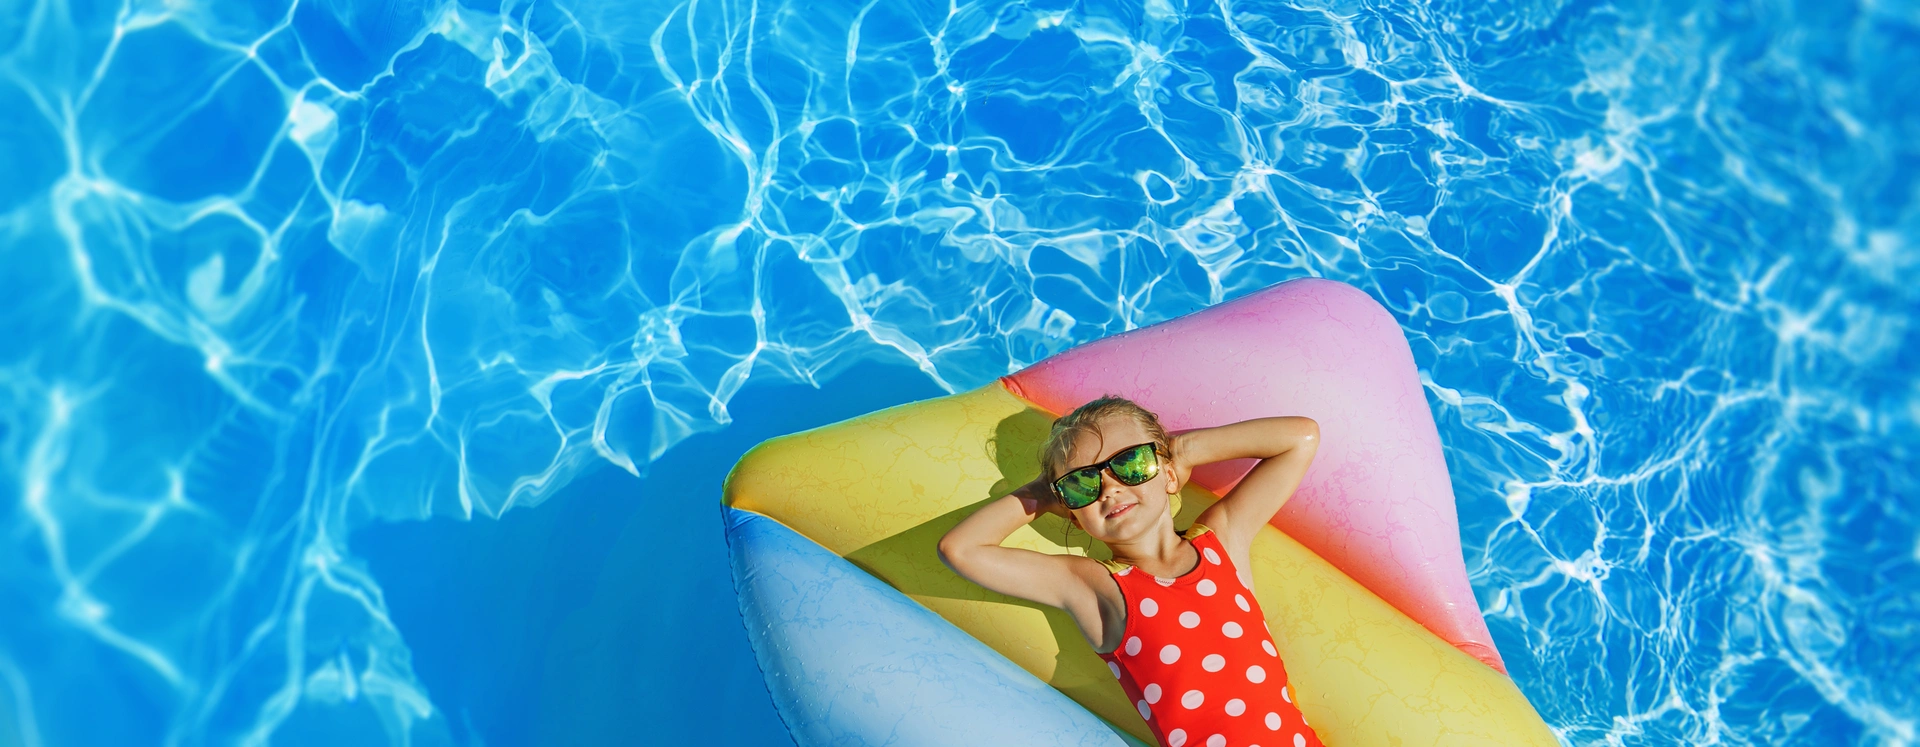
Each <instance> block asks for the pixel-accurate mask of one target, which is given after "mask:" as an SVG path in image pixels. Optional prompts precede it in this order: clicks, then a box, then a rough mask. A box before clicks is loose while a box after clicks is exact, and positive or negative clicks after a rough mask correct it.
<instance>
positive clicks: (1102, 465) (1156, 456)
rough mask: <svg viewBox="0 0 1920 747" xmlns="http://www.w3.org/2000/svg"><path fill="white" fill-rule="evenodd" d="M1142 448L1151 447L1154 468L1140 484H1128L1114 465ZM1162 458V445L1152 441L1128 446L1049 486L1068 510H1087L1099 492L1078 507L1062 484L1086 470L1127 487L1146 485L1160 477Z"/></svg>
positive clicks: (1071, 472) (1097, 499) (1075, 469)
mask: <svg viewBox="0 0 1920 747" xmlns="http://www.w3.org/2000/svg"><path fill="white" fill-rule="evenodd" d="M1142 446H1146V447H1150V449H1149V451H1148V452H1147V453H1148V454H1151V455H1152V456H1153V468H1152V470H1151V471H1150V473H1149V474H1148V475H1147V476H1146V477H1144V478H1142V479H1141V480H1140V481H1139V482H1127V480H1126V478H1123V477H1121V476H1120V473H1119V472H1116V471H1114V469H1113V463H1114V462H1115V461H1116V460H1118V459H1120V457H1121V456H1124V455H1126V454H1129V453H1131V452H1132V451H1133V450H1134V449H1138V448H1140V447H1142ZM1160 458H1161V457H1160V444H1157V443H1154V442H1152V441H1148V442H1146V443H1139V444H1134V445H1132V446H1128V447H1126V448H1123V449H1120V450H1119V451H1116V452H1113V456H1110V457H1107V458H1106V459H1105V460H1103V461H1100V462H1096V463H1094V464H1089V465H1087V466H1085V467H1075V468H1073V469H1070V470H1067V471H1066V472H1063V473H1061V475H1060V477H1058V478H1056V479H1055V480H1054V481H1053V482H1051V483H1048V484H1049V485H1050V486H1051V487H1052V488H1053V494H1054V495H1055V496H1058V497H1059V498H1060V503H1061V504H1062V505H1065V506H1066V507H1067V509H1068V510H1074V509H1081V508H1086V507H1087V506H1091V505H1093V504H1094V503H1095V502H1098V501H1099V500H1100V495H1099V493H1098V492H1097V491H1096V492H1095V493H1094V496H1093V499H1092V500H1089V501H1087V502H1085V503H1082V504H1080V505H1078V506H1076V505H1073V500H1072V499H1070V498H1068V497H1067V491H1066V490H1065V489H1063V488H1061V487H1060V483H1062V482H1065V481H1066V480H1067V478H1069V477H1073V476H1074V475H1075V474H1078V473H1080V472H1084V471H1086V470H1097V472H1096V473H1095V474H1099V473H1101V472H1104V473H1107V474H1110V475H1113V479H1114V481H1116V482H1118V483H1120V484H1121V485H1127V486H1133V485H1144V484H1146V482H1147V481H1148V480H1151V479H1153V478H1155V477H1159V476H1160V467H1161V466H1162V465H1161V463H1160Z"/></svg>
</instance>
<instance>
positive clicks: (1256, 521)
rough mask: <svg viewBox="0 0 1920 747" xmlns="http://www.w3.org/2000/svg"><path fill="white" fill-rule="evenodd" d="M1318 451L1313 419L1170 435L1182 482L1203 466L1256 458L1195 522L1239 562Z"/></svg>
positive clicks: (1317, 427) (1242, 424)
mask: <svg viewBox="0 0 1920 747" xmlns="http://www.w3.org/2000/svg"><path fill="white" fill-rule="evenodd" d="M1319 448H1320V424H1319V423H1316V422H1314V421H1313V419H1312V418H1303V417H1285V418H1259V419H1256V420H1246V421H1242V422H1238V423H1234V424H1232V425H1223V426H1220V427H1218V428H1202V429H1199V430H1193V431H1187V432H1185V433H1181V434H1179V435H1177V436H1175V437H1174V443H1173V455H1174V459H1175V463H1176V464H1177V465H1178V468H1179V470H1180V482H1181V483H1185V482H1186V476H1187V475H1188V474H1191V470H1192V469H1193V468H1194V467H1197V466H1199V465H1202V464H1211V463H1213V462H1223V461H1226V460H1228V459H1246V458H1253V459H1259V460H1260V463H1259V464H1256V465H1254V467H1253V470H1252V471H1251V472H1248V473H1247V476H1246V477H1245V478H1243V479H1242V480H1240V484H1239V485H1236V486H1234V488H1233V490H1232V491H1229V492H1228V493H1227V494H1226V496H1225V497H1223V498H1221V499H1220V502H1219V503H1215V504H1213V505H1212V506H1211V507H1209V508H1208V509H1207V510H1206V511H1204V512H1202V513H1201V514H1200V517H1199V518H1198V519H1197V521H1199V522H1200V523H1202V524H1205V525H1207V526H1208V527H1209V528H1211V529H1213V531H1214V532H1215V533H1216V534H1218V535H1220V544H1221V545H1224V546H1225V547H1226V548H1227V551H1228V553H1229V554H1231V555H1233V556H1235V557H1236V558H1237V559H1244V558H1246V557H1247V556H1248V553H1249V551H1250V549H1251V548H1252V547H1253V538H1254V535H1256V534H1257V533H1259V531H1260V527H1261V525H1264V524H1266V523H1267V522H1268V521H1271V520H1272V519H1273V515H1274V514H1275V513H1277V512H1279V510H1280V507H1281V506H1283V505H1286V503H1287V499H1288V498H1292V497H1293V491H1294V489H1295V488H1298V487H1300V479H1301V478H1303V477H1305V476H1306V474H1307V465H1309V464H1311V463H1312V462H1313V454H1314V452H1315V451H1316V450H1318V449H1319Z"/></svg>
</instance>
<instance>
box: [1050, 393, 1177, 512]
mask: <svg viewBox="0 0 1920 747" xmlns="http://www.w3.org/2000/svg"><path fill="white" fill-rule="evenodd" d="M1151 441H1153V436H1151V435H1148V434H1147V430H1146V429H1145V428H1143V427H1141V426H1140V424H1139V423H1137V422H1134V421H1133V419H1132V418H1108V419H1104V420H1101V421H1100V422H1099V423H1097V424H1096V426H1095V433H1094V434H1093V435H1088V436H1082V437H1081V438H1080V439H1079V440H1078V441H1076V442H1074V444H1073V449H1072V450H1071V451H1070V452H1069V453H1070V458H1069V459H1068V462H1067V464H1068V465H1069V467H1070V468H1079V467H1083V466H1086V465H1089V464H1097V463H1103V462H1105V461H1106V460H1108V459H1111V458H1113V455H1114V454H1116V453H1118V452H1119V451H1120V450H1121V449H1124V448H1127V447H1129V446H1134V445H1136V444H1143V443H1149V442H1151ZM1173 480H1174V470H1172V469H1170V465H1169V464H1168V463H1167V459H1166V458H1165V457H1161V463H1160V473H1159V474H1157V475H1154V476H1153V478H1152V479H1150V480H1147V481H1146V482H1143V483H1141V484H1139V485H1128V484H1126V483H1123V482H1120V481H1119V480H1117V479H1114V476H1113V473H1112V472H1111V471H1109V470H1102V471H1101V473H1100V499H1099V500H1097V501H1094V502H1093V503H1090V504H1087V505H1086V506H1083V507H1081V508H1077V509H1072V510H1071V512H1072V513H1073V517H1074V520H1075V522H1076V523H1078V524H1079V525H1080V529H1081V530H1082V531H1085V532H1086V533H1087V534H1088V535H1089V536H1091V537H1093V538H1094V539H1097V540H1100V541H1102V542H1113V541H1116V540H1126V539H1132V538H1134V537H1137V536H1140V535H1141V534H1143V533H1145V532H1147V531H1148V530H1149V529H1152V528H1153V526H1154V525H1155V524H1156V523H1157V522H1158V521H1159V520H1161V519H1167V520H1168V521H1171V517H1170V516H1169V515H1168V511H1167V507H1168V505H1169V504H1170V503H1171V500H1170V496H1171V495H1172V494H1173V493H1174V492H1176V491H1178V490H1179V486H1178V485H1175V484H1174V482H1173Z"/></svg>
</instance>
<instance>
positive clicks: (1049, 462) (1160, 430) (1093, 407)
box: [1040, 394, 1173, 480]
mask: <svg viewBox="0 0 1920 747" xmlns="http://www.w3.org/2000/svg"><path fill="white" fill-rule="evenodd" d="M1106 418H1129V419H1131V420H1133V422H1135V423H1139V424H1140V427H1141V428H1142V429H1143V430H1145V431H1146V432H1147V436H1148V437H1149V438H1152V439H1153V444H1154V447H1155V450H1156V451H1159V452H1160V454H1161V455H1162V456H1166V457H1169V458H1170V457H1172V456H1173V439H1172V438H1170V437H1168V436H1167V429H1166V428H1164V427H1162V426H1161V425H1160V418H1159V416H1156V415H1154V414H1153V413H1151V412H1148V411H1147V408H1144V407H1141V406H1139V405H1137V404H1134V402H1133V400H1130V399H1127V398H1125V397H1119V396H1115V395H1112V394H1109V395H1106V396H1104V397H1101V398H1099V399H1096V400H1094V401H1092V402H1088V403H1086V404H1084V405H1081V406H1080V407H1079V408H1077V409H1075V410H1074V411H1073V412H1070V413H1067V414H1066V415H1064V416H1061V418H1060V419H1058V420H1055V421H1053V431H1052V432H1050V433H1048V434H1047V440H1046V442H1045V443H1043V444H1040V467H1041V469H1044V470H1046V474H1047V479H1048V480H1057V479H1060V475H1062V474H1064V473H1066V471H1067V470H1070V469H1073V468H1074V467H1076V466H1079V465H1073V464H1068V463H1067V459H1068V458H1069V457H1070V456H1071V453H1072V451H1073V444H1074V442H1075V441H1078V440H1080V437H1082V436H1090V435H1095V434H1096V433H1097V431H1096V430H1095V426H1096V425H1097V424H1098V423H1099V422H1100V421H1101V420H1103V419H1106ZM1117 445H1118V446H1132V445H1133V444H1117Z"/></svg>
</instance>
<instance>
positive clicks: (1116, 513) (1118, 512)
mask: <svg viewBox="0 0 1920 747" xmlns="http://www.w3.org/2000/svg"><path fill="white" fill-rule="evenodd" d="M1138 505H1140V504H1138V503H1129V504H1127V505H1125V506H1121V507H1119V508H1116V509H1114V510H1113V511H1111V512H1109V513H1108V514H1107V518H1109V519H1112V518H1116V517H1118V516H1120V515H1121V514H1124V513H1126V512H1128V511H1132V510H1133V507H1134V506H1138Z"/></svg>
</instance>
